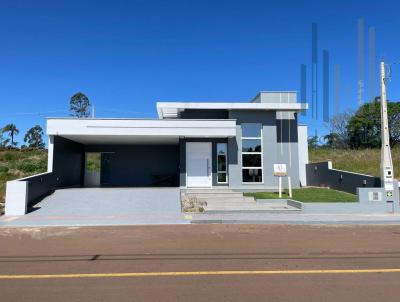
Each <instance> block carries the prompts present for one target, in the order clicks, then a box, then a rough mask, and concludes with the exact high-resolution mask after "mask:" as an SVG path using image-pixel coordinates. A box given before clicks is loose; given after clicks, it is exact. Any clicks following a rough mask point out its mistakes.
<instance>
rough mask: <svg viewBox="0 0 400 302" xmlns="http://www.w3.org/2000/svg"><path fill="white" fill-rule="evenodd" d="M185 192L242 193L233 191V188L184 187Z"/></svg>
mask: <svg viewBox="0 0 400 302" xmlns="http://www.w3.org/2000/svg"><path fill="white" fill-rule="evenodd" d="M181 191H182V192H183V193H189V194H190V193H193V194H196V193H206V194H207V193H241V192H235V191H232V190H231V189H182V190H181Z"/></svg>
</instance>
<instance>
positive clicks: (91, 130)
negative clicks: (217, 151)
mask: <svg viewBox="0 0 400 302" xmlns="http://www.w3.org/2000/svg"><path fill="white" fill-rule="evenodd" d="M47 132H48V134H49V137H50V145H49V159H50V161H49V167H51V168H52V171H53V172H54V173H55V174H56V175H57V178H58V179H59V183H60V185H59V187H71V186H72V187H73V186H80V187H82V186H83V187H100V186H101V187H179V185H180V178H181V177H182V175H180V174H181V173H182V171H181V170H180V168H181V160H185V154H181V153H182V152H181V150H182V149H181V148H180V142H181V141H182V139H185V138H200V137H203V138H204V136H206V137H210V138H212V137H226V136H232V135H234V133H235V122H234V121H232V120H184V119H178V120H174V119H165V120H158V119H157V120H142V119H141V120H137V119H69V118H65V119H59V118H58V119H49V120H48V127H47Z"/></svg>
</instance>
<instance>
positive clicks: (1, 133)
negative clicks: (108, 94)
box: [0, 92, 91, 149]
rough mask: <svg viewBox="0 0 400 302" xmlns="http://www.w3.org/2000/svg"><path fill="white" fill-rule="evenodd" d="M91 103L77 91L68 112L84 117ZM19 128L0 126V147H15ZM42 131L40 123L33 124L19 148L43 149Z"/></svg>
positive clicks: (10, 125) (16, 146) (88, 114)
mask: <svg viewBox="0 0 400 302" xmlns="http://www.w3.org/2000/svg"><path fill="white" fill-rule="evenodd" d="M90 109H91V104H90V101H89V98H88V97H87V96H86V95H85V94H84V93H82V92H77V93H75V94H74V95H73V96H71V98H70V107H69V112H70V115H71V116H74V117H77V118H85V117H89V116H90ZM19 132H20V131H19V129H18V128H17V126H16V125H15V124H13V123H10V124H7V125H5V126H4V127H3V128H0V148H8V149H17V148H18V142H16V141H15V138H16V136H18V134H19ZM43 135H44V131H43V129H42V127H41V126H40V125H35V126H34V127H32V128H30V129H29V130H28V131H27V132H26V134H25V136H24V142H25V144H23V145H21V147H20V148H21V149H25V148H35V149H44V148H45V146H46V145H45V143H44V141H43Z"/></svg>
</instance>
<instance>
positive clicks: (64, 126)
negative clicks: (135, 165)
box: [47, 118, 236, 144]
mask: <svg viewBox="0 0 400 302" xmlns="http://www.w3.org/2000/svg"><path fill="white" fill-rule="evenodd" d="M47 134H48V135H57V136H62V137H65V138H67V139H70V140H73V141H76V142H78V143H82V144H175V143H178V141H179V138H180V137H186V138H226V137H234V136H236V120H192V119H191V120H184V119H164V120H161V119H97V118H82V119H77V118H49V119H48V120H47Z"/></svg>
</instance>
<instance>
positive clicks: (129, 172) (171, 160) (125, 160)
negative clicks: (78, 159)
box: [85, 145, 179, 186]
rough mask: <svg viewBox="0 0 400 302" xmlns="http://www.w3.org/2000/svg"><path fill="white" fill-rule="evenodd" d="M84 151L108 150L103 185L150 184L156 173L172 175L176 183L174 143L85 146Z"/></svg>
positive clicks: (177, 149)
mask: <svg viewBox="0 0 400 302" xmlns="http://www.w3.org/2000/svg"><path fill="white" fill-rule="evenodd" d="M85 152H110V155H109V158H110V166H109V171H110V175H109V177H108V178H109V183H108V184H107V185H111V186H151V185H154V181H155V176H156V175H174V185H178V173H179V146H178V145H87V146H85ZM102 178H104V177H103V176H102Z"/></svg>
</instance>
